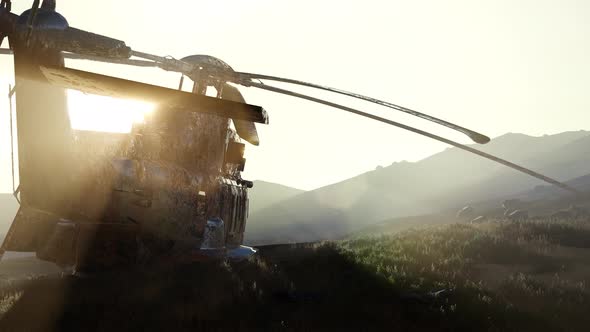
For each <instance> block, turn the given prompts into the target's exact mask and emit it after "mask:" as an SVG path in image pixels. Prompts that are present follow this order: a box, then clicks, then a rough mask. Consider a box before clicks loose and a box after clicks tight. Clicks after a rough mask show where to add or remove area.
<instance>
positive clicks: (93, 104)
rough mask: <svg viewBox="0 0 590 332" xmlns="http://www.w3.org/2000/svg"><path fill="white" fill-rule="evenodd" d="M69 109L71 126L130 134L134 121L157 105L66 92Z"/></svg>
mask: <svg viewBox="0 0 590 332" xmlns="http://www.w3.org/2000/svg"><path fill="white" fill-rule="evenodd" d="M67 98H68V112H69V115H70V123H71V126H72V129H76V130H89V131H102V132H112V133H128V132H130V131H131V128H132V126H133V124H134V123H141V122H143V120H144V116H145V115H146V114H149V113H151V112H153V111H154V109H155V105H154V104H150V103H147V102H141V101H137V100H125V99H117V98H112V97H106V96H97V95H88V94H84V93H82V92H79V91H75V90H68V91H67Z"/></svg>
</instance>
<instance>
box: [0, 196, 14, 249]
mask: <svg viewBox="0 0 590 332" xmlns="http://www.w3.org/2000/svg"><path fill="white" fill-rule="evenodd" d="M17 210H18V202H17V201H16V199H15V198H14V196H12V195H11V194H0V243H1V241H2V240H3V239H4V235H5V234H6V233H7V232H8V228H9V227H10V224H11V223H12V220H13V219H14V216H15V215H16V211H17Z"/></svg>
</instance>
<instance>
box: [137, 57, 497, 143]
mask: <svg viewBox="0 0 590 332" xmlns="http://www.w3.org/2000/svg"><path fill="white" fill-rule="evenodd" d="M131 54H132V55H134V56H137V57H141V58H144V59H149V60H152V61H155V62H158V63H161V65H160V66H161V68H163V69H165V70H180V71H182V72H183V73H184V74H186V75H189V76H190V73H191V71H194V69H195V68H194V67H193V68H191V67H190V66H186V63H185V62H183V61H180V60H176V59H169V58H163V57H160V56H156V55H152V54H148V53H143V52H137V51H132V52H131ZM192 58H194V60H195V61H193V62H196V63H198V64H199V66H201V67H203V68H204V69H205V70H206V69H208V68H211V69H213V70H214V73H215V74H221V75H220V77H219V78H220V79H225V80H230V81H234V82H235V80H232V79H231V78H237V79H238V80H239V81H241V82H242V84H243V83H244V81H245V80H252V79H261V80H269V81H277V82H283V83H289V84H295V85H300V86H305V87H310V88H315V89H320V90H324V91H329V92H333V93H338V94H341V95H345V96H348V97H353V98H357V99H361V100H364V101H368V102H371V103H374V104H377V105H381V106H385V107H387V108H391V109H395V110H397V111H401V112H404V113H407V114H411V115H413V116H417V117H419V118H422V119H425V120H428V121H432V122H434V123H437V124H440V125H442V126H445V127H447V128H451V129H453V130H456V131H459V132H461V133H463V134H465V135H467V136H468V137H469V138H470V139H471V140H473V141H474V142H476V143H479V144H486V143H488V142H489V141H490V138H489V137H487V136H486V135H483V134H480V133H478V132H475V131H473V130H470V129H467V128H464V127H461V126H459V125H456V124H454V123H451V122H448V121H445V120H442V119H439V118H436V117H433V116H430V115H428V114H424V113H421V112H418V111H414V110H412V109H409V108H407V107H403V106H399V105H396V104H393V103H390V102H387V101H383V100H379V99H376V98H372V97H368V96H364V95H361V94H357V93H353V92H349V91H345V90H341V89H336V88H331V87H327V86H323V85H319V84H314V83H308V82H304V81H298V80H294V79H289V78H282V77H276V76H270V75H262V74H253V73H242V72H235V71H234V70H233V69H232V68H231V67H230V66H229V65H227V64H226V63H225V62H224V61H222V60H220V59H217V58H215V57H212V56H209V55H195V56H193V57H192ZM215 74H213V76H217V75H215ZM236 83H238V82H236Z"/></svg>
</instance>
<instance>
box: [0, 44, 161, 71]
mask: <svg viewBox="0 0 590 332" xmlns="http://www.w3.org/2000/svg"><path fill="white" fill-rule="evenodd" d="M12 54H13V52H12V50H11V49H9V48H0V55H12ZM63 57H64V58H65V59H70V60H88V61H96V62H105V63H112V64H117V65H129V66H135V67H151V68H158V67H159V64H158V63H157V62H153V61H146V60H135V59H126V58H107V57H103V56H93V55H88V54H84V55H83V54H77V53H69V52H64V53H63Z"/></svg>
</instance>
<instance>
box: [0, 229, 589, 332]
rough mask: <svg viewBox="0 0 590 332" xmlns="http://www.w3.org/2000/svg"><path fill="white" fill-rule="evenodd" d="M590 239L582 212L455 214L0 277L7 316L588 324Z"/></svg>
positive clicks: (111, 325) (7, 326)
mask: <svg viewBox="0 0 590 332" xmlns="http://www.w3.org/2000/svg"><path fill="white" fill-rule="evenodd" d="M589 248H590V226H589V224H588V222H587V221H585V220H584V221H582V220H578V221H567V222H566V221H564V222H557V223H549V222H536V223H520V224H519V223H487V224H481V225H465V224H454V225H447V226H439V227H428V228H425V229H422V230H409V231H406V232H402V233H399V234H396V235H383V236H378V237H366V236H362V237H358V238H354V239H350V240H346V241H338V242H326V243H319V244H309V245H292V246H289V245H279V246H269V247H263V248H262V250H261V254H260V256H259V257H258V258H256V259H254V260H251V261H247V262H241V263H229V262H211V263H206V264H195V265H185V266H176V267H173V266H168V267H161V268H152V269H145V268H144V269H141V270H138V271H126V272H119V273H112V274H104V275H95V276H91V277H87V278H65V279H56V278H38V279H33V280H29V281H25V282H23V283H20V284H11V285H8V286H5V287H4V288H3V289H2V290H0V299H2V300H1V301H0V313H1V315H0V330H16V329H21V330H34V329H42V330H60V331H64V330H69V331H77V330H85V331H111V330H137V331H139V330H142V331H143V330H174V331H177V330H195V329H198V330H220V329H221V330H226V329H231V330H251V329H255V328H258V329H271V330H318V329H322V328H324V329H347V330H351V329H352V330H388V331H391V330H412V331H535V332H537V331H563V330H566V331H586V330H587V326H588V324H590V316H588V314H587V313H588V311H589V310H590V293H589V292H588V290H587V289H586V288H585V285H586V283H587V282H588V281H590V280H589V279H590V273H588V271H590V260H589V259H588V258H589V257H590V249H589ZM0 273H1V266H0Z"/></svg>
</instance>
